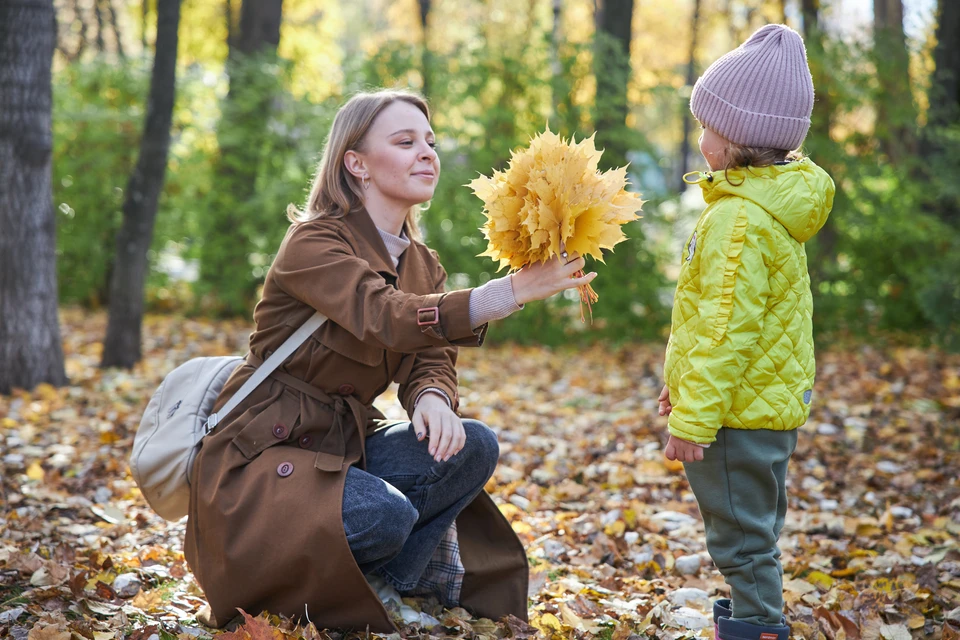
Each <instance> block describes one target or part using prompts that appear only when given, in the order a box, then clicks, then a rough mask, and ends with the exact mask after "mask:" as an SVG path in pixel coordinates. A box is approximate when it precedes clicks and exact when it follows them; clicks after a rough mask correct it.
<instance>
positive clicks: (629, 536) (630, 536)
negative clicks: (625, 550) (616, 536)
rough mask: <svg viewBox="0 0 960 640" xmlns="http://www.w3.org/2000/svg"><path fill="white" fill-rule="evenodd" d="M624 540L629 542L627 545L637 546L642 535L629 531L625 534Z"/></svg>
mask: <svg viewBox="0 0 960 640" xmlns="http://www.w3.org/2000/svg"><path fill="white" fill-rule="evenodd" d="M623 539H624V540H625V541H626V542H627V544H636V542H637V540H639V539H640V534H639V533H637V532H636V531H627V532H626V533H625V534H623Z"/></svg>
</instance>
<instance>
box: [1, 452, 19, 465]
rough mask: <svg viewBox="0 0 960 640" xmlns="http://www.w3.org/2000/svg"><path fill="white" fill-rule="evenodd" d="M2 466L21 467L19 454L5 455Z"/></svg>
mask: <svg viewBox="0 0 960 640" xmlns="http://www.w3.org/2000/svg"><path fill="white" fill-rule="evenodd" d="M3 464H6V465H9V466H11V467H22V466H23V456H22V455H21V454H19V453H8V454H7V455H5V456H3Z"/></svg>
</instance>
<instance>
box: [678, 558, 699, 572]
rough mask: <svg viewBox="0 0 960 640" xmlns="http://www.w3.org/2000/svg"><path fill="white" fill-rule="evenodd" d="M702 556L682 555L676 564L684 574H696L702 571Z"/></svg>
mask: <svg viewBox="0 0 960 640" xmlns="http://www.w3.org/2000/svg"><path fill="white" fill-rule="evenodd" d="M700 562H701V560H700V556H680V557H679V558H677V560H676V564H675V566H676V567H677V571H678V572H680V575H682V576H692V575H696V574H697V573H698V572H699V571H700Z"/></svg>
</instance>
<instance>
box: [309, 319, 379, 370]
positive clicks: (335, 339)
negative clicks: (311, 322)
mask: <svg viewBox="0 0 960 640" xmlns="http://www.w3.org/2000/svg"><path fill="white" fill-rule="evenodd" d="M313 339H314V340H316V341H317V342H319V343H320V344H322V345H323V346H325V347H326V348H327V349H330V350H331V351H333V352H335V353H337V354H339V355H341V356H343V357H344V358H349V359H350V360H354V361H356V362H359V363H360V364H364V365H366V366H368V367H375V366H377V365H379V364H380V363H381V362H383V357H384V350H383V349H381V348H380V347H377V346H374V345H370V344H367V343H366V342H364V341H362V340H360V339H359V338H357V337H356V336H355V335H353V334H352V333H350V332H349V331H347V330H346V329H344V328H343V327H341V326H339V325H336V324H333V323H332V322H327V323H326V324H325V325H324V326H323V327H321V328H320V330H319V331H317V332H316V333H314V334H313Z"/></svg>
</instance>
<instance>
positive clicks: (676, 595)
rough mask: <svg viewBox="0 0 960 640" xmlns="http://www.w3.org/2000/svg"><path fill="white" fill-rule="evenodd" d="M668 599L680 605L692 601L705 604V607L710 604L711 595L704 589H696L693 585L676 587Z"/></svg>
mask: <svg viewBox="0 0 960 640" xmlns="http://www.w3.org/2000/svg"><path fill="white" fill-rule="evenodd" d="M667 599H668V600H669V601H670V603H671V604H674V605H678V606H686V605H688V604H690V603H691V602H695V603H700V604H702V605H704V607H705V608H706V607H709V606H710V595H709V594H708V593H707V592H706V591H704V590H703V589H695V588H693V587H684V588H683V589H676V590H675V591H673V592H671V593H670V595H668V596H667Z"/></svg>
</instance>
